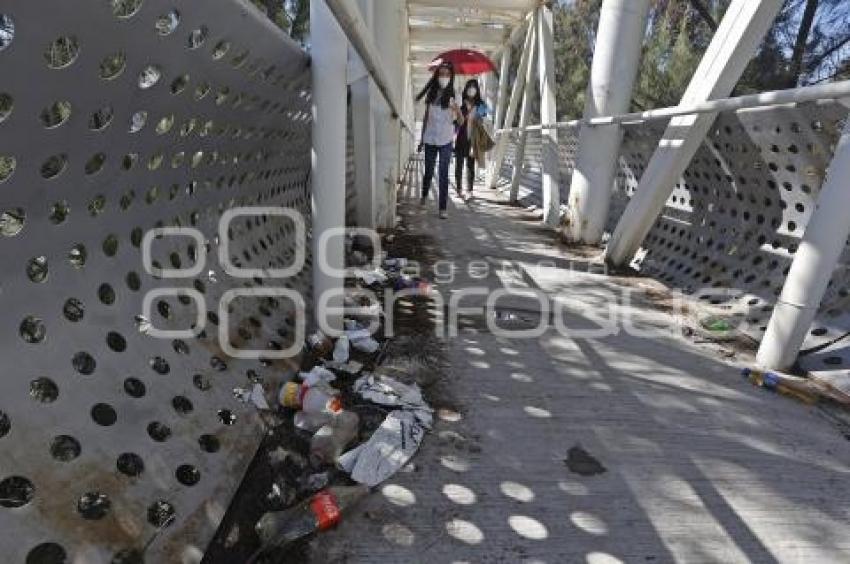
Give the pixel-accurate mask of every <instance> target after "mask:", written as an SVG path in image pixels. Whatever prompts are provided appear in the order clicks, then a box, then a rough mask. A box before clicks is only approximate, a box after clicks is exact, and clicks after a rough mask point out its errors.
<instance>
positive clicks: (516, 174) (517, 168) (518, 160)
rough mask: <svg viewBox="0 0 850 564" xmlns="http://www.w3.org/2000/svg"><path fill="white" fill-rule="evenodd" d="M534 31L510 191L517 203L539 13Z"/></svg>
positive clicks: (532, 87) (532, 24) (526, 137)
mask: <svg viewBox="0 0 850 564" xmlns="http://www.w3.org/2000/svg"><path fill="white" fill-rule="evenodd" d="M530 29H533V30H535V31H534V34H535V36H534V38H533V39H532V40H531V45H530V47H531V55H530V58H529V63H528V69H527V72H526V73H525V93H524V94H523V97H522V113H521V114H520V117H519V127H520V134H519V139H518V140H517V144H516V151H514V170H513V174H512V175H511V191H510V201H511V202H516V201H517V198H518V197H519V183H520V180H521V179H522V168H523V166H522V165H523V162H524V161H525V147H526V145H527V144H528V131H526V130H525V127H526V126H527V125H528V121H529V120H530V119H531V104H532V97H533V96H534V78H535V73H536V72H537V51H538V48H537V41H536V38H537V12H536V11H535V13H534V18H533V19H532V23H531V28H530Z"/></svg>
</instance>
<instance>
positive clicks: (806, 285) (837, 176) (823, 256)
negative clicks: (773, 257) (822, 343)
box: [756, 123, 850, 370]
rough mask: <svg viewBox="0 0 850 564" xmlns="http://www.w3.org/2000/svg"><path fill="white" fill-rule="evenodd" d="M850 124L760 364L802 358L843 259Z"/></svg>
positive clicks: (849, 224)
mask: <svg viewBox="0 0 850 564" xmlns="http://www.w3.org/2000/svg"><path fill="white" fill-rule="evenodd" d="M848 178H850V123H847V124H845V126H844V132H843V133H842V135H841V139H840V140H839V142H838V145H837V146H836V148H835V155H834V156H833V158H832V164H830V166H829V170H828V171H827V173H826V180H825V182H824V184H823V187H822V188H821V191H820V195H819V196H818V203H817V207H816V208H815V210H814V212H813V213H812V217H811V219H809V223H808V224H807V225H806V232H805V233H804V234H803V240H802V241H801V242H800V246H799V248H798V249H797V253H796V254H795V255H794V261H793V262H792V263H791V269H790V270H789V271H788V276H787V277H786V278H785V285H784V286H783V287H782V294H781V295H780V296H779V300H777V302H776V306H775V307H774V308H773V314H772V315H771V317H770V323H768V325H767V330H766V331H765V334H764V337H763V338H762V340H761V345H760V346H759V350H758V355H757V357H756V363H757V364H758V365H759V366H762V367H764V368H768V369H773V370H787V369H788V368H790V367H791V366H792V365H793V364H794V362H795V361H796V360H797V355H798V353H799V352H800V347H801V346H802V345H803V341H804V340H805V338H806V334H807V333H808V332H809V329H810V328H811V326H812V322H813V321H814V319H815V315H816V314H817V311H818V308H819V307H820V303H821V300H823V296H824V294H825V293H826V289H827V286H828V284H829V280H830V278H832V273H833V271H834V270H835V266H836V264H837V263H838V259H839V258H840V257H841V253H842V252H843V251H844V246H845V245H846V243H847V237H848V236H850V217H848V210H850V190H848V185H847V179H848Z"/></svg>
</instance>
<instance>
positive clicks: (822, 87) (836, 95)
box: [496, 80, 850, 134]
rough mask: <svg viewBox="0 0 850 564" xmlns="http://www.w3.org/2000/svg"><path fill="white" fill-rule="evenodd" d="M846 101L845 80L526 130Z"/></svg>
mask: <svg viewBox="0 0 850 564" xmlns="http://www.w3.org/2000/svg"><path fill="white" fill-rule="evenodd" d="M842 98H850V80H842V81H839V82H832V83H829V84H819V85H817V86H805V87H802V88H790V89H788V90H774V91H770V92H762V93H761V94H748V95H745V96H736V97H733V98H720V99H717V100H708V101H707V102H700V103H699V104H691V105H686V106H671V107H668V108H658V109H654V110H647V111H645V112H632V113H627V114H619V115H614V116H602V117H595V118H590V119H574V120H570V121H562V122H558V123H553V124H542V125H531V126H528V127H526V128H525V131H541V130H544V129H547V130H548V129H572V128H576V127H581V126H583V125H588V126H600V125H616V124H626V123H640V122H646V121H654V120H660V119H668V118H672V117H677V116H686V115H695V114H709V113H716V112H725V111H736V110H744V109H752V108H762V107H768V106H779V105H782V104H793V103H802V102H815V101H821V100H841V99H842ZM521 130H522V128H519V127H511V128H504V129H500V130H498V131H497V132H496V133H497V134H499V133H514V132H519V131H521Z"/></svg>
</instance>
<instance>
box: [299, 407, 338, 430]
mask: <svg viewBox="0 0 850 564" xmlns="http://www.w3.org/2000/svg"><path fill="white" fill-rule="evenodd" d="M331 417H333V414H332V413H328V412H324V411H322V412H319V413H306V412H304V411H298V412H296V413H295V417H293V419H292V423H293V424H294V425H295V428H296V429H301V430H302V431H307V432H309V433H315V432H316V431H318V430H319V429H321V428H322V427H323V426H324V425H326V424H327V423H328V421H330V420H331Z"/></svg>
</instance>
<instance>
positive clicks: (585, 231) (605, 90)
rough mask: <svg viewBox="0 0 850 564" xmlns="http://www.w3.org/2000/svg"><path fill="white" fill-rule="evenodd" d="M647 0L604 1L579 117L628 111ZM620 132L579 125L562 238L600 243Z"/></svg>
mask: <svg viewBox="0 0 850 564" xmlns="http://www.w3.org/2000/svg"><path fill="white" fill-rule="evenodd" d="M648 13H649V0H604V2H603V3H602V9H601V10H600V13H599V31H598V33H597V34H596V47H595V48H594V51H593V64H592V66H591V69H590V83H589V84H588V87H587V100H586V101H585V106H584V117H585V118H594V117H599V116H609V115H614V114H620V113H624V112H627V111H629V104H630V102H631V99H632V87H633V86H634V81H635V77H636V76H637V70H638V66H639V63H640V52H641V42H642V40H643V36H644V32H645V30H646V18H647V14H648ZM621 139H622V131H621V129H620V126H619V125H609V126H601V127H589V126H586V125H585V126H582V128H581V130H580V132H579V138H578V155H577V156H576V168H575V170H574V171H573V177H572V182H571V185H570V200H569V208H568V211H567V217H568V221H567V236H568V238H569V239H570V240H572V241H578V242H584V243H599V242H600V241H601V240H602V234H603V232H604V230H605V223H606V222H607V220H608V209H609V208H610V206H611V192H612V189H613V187H614V177H615V173H616V168H617V160H618V159H619V155H620V141H621Z"/></svg>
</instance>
